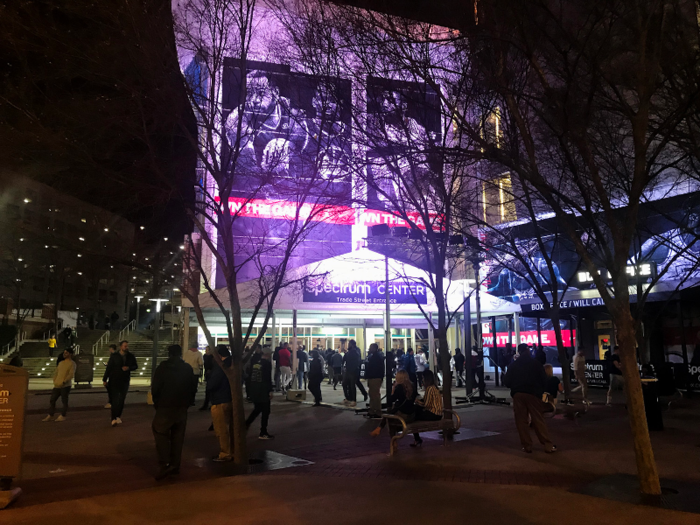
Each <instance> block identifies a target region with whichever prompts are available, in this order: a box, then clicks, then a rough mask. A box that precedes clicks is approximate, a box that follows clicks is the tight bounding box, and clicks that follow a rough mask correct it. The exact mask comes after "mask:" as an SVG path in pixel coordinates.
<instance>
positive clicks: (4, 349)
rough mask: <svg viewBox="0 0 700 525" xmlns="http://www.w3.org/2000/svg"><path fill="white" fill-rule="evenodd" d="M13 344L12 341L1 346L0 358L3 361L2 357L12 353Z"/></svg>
mask: <svg viewBox="0 0 700 525" xmlns="http://www.w3.org/2000/svg"><path fill="white" fill-rule="evenodd" d="M13 343H14V341H10V342H9V343H7V344H6V345H5V346H3V347H2V349H0V358H3V359H4V357H5V356H6V355H8V354H10V352H12V350H13V349H14V346H12V344H13Z"/></svg>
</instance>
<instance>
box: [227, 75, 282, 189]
mask: <svg viewBox="0 0 700 525" xmlns="http://www.w3.org/2000/svg"><path fill="white" fill-rule="evenodd" d="M246 83H247V84H246V87H247V93H246V100H245V104H244V106H243V108H242V109H241V108H236V109H234V110H233V111H232V112H231V113H230V114H229V115H228V118H227V119H226V124H225V126H226V128H225V130H226V138H227V140H228V143H229V147H230V148H232V149H233V148H235V147H236V141H237V140H239V142H238V149H239V158H238V161H237V162H236V166H235V167H234V169H235V170H236V171H237V172H238V173H240V174H241V175H244V176H245V177H246V178H250V177H252V179H253V180H249V181H248V184H253V185H262V184H265V183H266V182H272V180H271V178H272V177H287V176H288V173H289V154H290V105H289V100H288V99H287V98H285V97H282V96H280V92H279V87H278V86H276V85H275V84H274V83H273V82H271V81H270V79H269V78H268V75H267V74H266V73H264V72H262V71H253V72H252V73H250V74H248V76H247V78H246ZM239 119H240V130H241V131H240V135H239V133H238V125H239ZM241 189H243V188H241ZM245 189H249V188H245Z"/></svg>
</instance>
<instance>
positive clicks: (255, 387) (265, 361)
mask: <svg viewBox="0 0 700 525" xmlns="http://www.w3.org/2000/svg"><path fill="white" fill-rule="evenodd" d="M271 360H272V351H271V350H270V348H268V347H265V348H264V349H263V351H262V355H261V356H260V359H259V360H256V361H255V362H254V363H253V366H252V367H251V373H250V399H251V400H252V401H253V403H254V407H253V411H252V412H251V413H250V415H249V416H248V419H246V422H245V426H246V428H249V427H250V425H252V424H253V421H255V418H256V417H258V415H260V414H262V419H261V421H260V436H259V438H258V439H273V436H271V435H270V434H268V433H267V423H268V420H269V418H270V401H271V400H272V363H271Z"/></svg>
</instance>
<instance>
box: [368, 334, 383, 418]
mask: <svg viewBox="0 0 700 525" xmlns="http://www.w3.org/2000/svg"><path fill="white" fill-rule="evenodd" d="M384 367H385V365H384V354H382V353H381V352H380V351H379V346H378V345H377V343H372V344H371V345H369V357H368V358H367V368H366V369H365V377H366V378H367V386H369V412H368V413H367V416H368V417H370V418H380V417H382V393H381V388H382V381H383V380H384Z"/></svg>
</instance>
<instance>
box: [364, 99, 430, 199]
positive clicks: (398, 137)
mask: <svg viewBox="0 0 700 525" xmlns="http://www.w3.org/2000/svg"><path fill="white" fill-rule="evenodd" d="M380 96H381V99H380V101H379V113H377V114H376V115H373V118H371V119H370V122H369V129H370V132H371V137H372V138H371V140H372V142H373V143H374V144H373V148H372V149H374V150H375V153H374V154H373V155H371V156H370V157H369V162H368V172H369V173H368V178H369V180H370V184H369V186H370V188H369V189H370V190H373V191H369V192H368V201H369V202H368V205H369V206H370V207H376V208H379V209H393V207H394V206H393V205H392V204H391V203H392V202H397V201H400V200H401V201H405V200H407V199H404V198H403V197H402V195H401V192H407V191H420V189H418V188H415V187H414V184H413V182H414V181H419V180H420V179H421V176H420V174H421V172H423V173H424V172H427V171H429V170H430V165H429V159H428V155H427V153H426V151H429V150H430V146H431V144H432V143H433V142H434V140H435V134H434V133H432V132H428V131H427V130H426V128H425V126H423V125H422V124H421V123H419V122H418V121H417V120H416V119H414V118H413V117H411V116H410V115H409V107H408V99H407V97H406V95H404V94H403V93H401V92H400V91H396V90H383V91H382V92H381V94H380Z"/></svg>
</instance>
